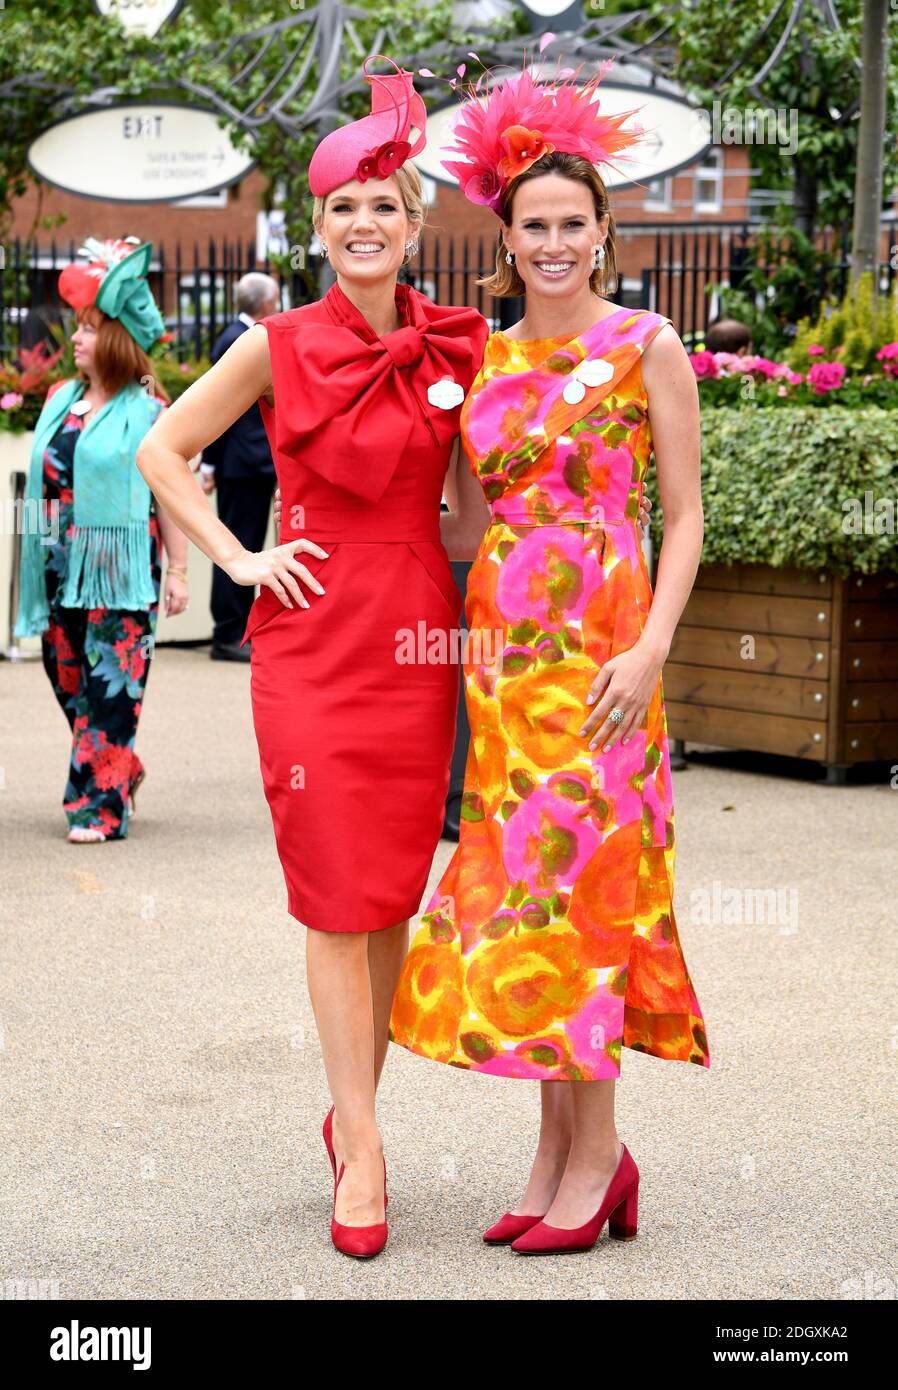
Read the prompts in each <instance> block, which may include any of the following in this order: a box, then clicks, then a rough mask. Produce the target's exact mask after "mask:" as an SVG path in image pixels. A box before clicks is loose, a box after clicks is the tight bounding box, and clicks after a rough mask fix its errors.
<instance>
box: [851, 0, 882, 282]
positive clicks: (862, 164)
mask: <svg viewBox="0 0 898 1390" xmlns="http://www.w3.org/2000/svg"><path fill="white" fill-rule="evenodd" d="M888 13H889V0H864V32H863V38H862V40H861V61H862V63H863V71H862V74H861V118H860V126H859V128H858V137H857V170H856V172H855V182H854V235H853V237H852V246H851V279H852V282H853V281H855V280H856V279H857V277H858V276H859V275H863V274H864V272H865V271H868V270H869V271H872V272H873V274H874V278H875V275H876V270H877V267H878V265H879V223H880V215H881V213H882V152H883V143H884V140H885V121H886V56H887V53H888V33H887V29H886V23H887V17H888Z"/></svg>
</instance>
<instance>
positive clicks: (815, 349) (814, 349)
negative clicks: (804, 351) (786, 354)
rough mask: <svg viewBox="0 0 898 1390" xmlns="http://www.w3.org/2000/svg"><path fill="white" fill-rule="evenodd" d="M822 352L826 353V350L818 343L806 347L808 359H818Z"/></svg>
mask: <svg viewBox="0 0 898 1390" xmlns="http://www.w3.org/2000/svg"><path fill="white" fill-rule="evenodd" d="M822 352H826V348H825V347H821V345H820V343H810V344H809V346H808V357H819V356H820V354H821V353H822Z"/></svg>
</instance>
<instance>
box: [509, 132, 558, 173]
mask: <svg viewBox="0 0 898 1390" xmlns="http://www.w3.org/2000/svg"><path fill="white" fill-rule="evenodd" d="M499 145H500V148H501V149H502V158H501V159H500V160H499V174H500V176H501V177H502V178H503V179H505V180H506V181H507V182H510V181H511V179H515V178H517V176H518V174H523V172H524V170H525V169H529V168H530V165H531V164H535V163H536V161H537V160H538V159H542V157H543V155H544V154H551V153H552V152H553V150H554V149H555V146H554V145H553V144H552V142H551V140H546V139H545V138H544V136H543V133H542V131H541V130H528V129H527V127H526V126H525V125H510V126H508V127H507V128H506V129H505V130H503V131H502V134H501V135H500V136H499Z"/></svg>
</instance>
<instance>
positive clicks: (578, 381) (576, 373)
mask: <svg viewBox="0 0 898 1390" xmlns="http://www.w3.org/2000/svg"><path fill="white" fill-rule="evenodd" d="M613 376H614V367H613V366H612V365H611V363H610V362H606V361H605V359H604V357H595V358H593V359H591V360H590V361H588V362H581V363H580V365H579V366H578V367H575V368H574V370H573V371H572V372H571V375H570V378H569V380H568V381H567V383H566V385H565V387H564V390H563V391H562V393H561V394H562V396H563V398H564V399H565V400H566V401H567V403H568V405H579V404H580V402H581V401H582V400H583V397H584V396H585V395H586V388H587V386H588V387H590V388H592V387H594V386H604V384H605V382H606V381H610V380H611V378H612V377H613Z"/></svg>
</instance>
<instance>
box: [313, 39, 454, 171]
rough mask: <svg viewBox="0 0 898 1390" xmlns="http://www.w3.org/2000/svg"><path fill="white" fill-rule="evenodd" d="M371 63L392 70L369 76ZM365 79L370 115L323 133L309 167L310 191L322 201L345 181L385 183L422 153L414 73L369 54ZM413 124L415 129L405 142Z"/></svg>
mask: <svg viewBox="0 0 898 1390" xmlns="http://www.w3.org/2000/svg"><path fill="white" fill-rule="evenodd" d="M375 59H382V60H383V61H384V62H386V63H392V64H393V67H394V68H396V71H395V72H392V73H388V74H386V75H384V74H381V73H369V71H368V64H369V63H372V62H374V60H375ZM364 73H365V81H366V82H370V83H371V114H370V115H368V116H363V117H362V118H361V120H358V121H352V122H351V123H350V124H349V125H345V126H341V127H340V129H339V130H332V131H331V133H330V135H326V136H325V137H324V139H323V140H322V141H321V144H320V145H319V146H318V147H317V149H316V150H315V153H314V154H313V155H312V159H311V162H310V164H309V187H310V188H311V190H312V193H313V194H314V196H315V197H316V198H325V197H327V195H328V193H333V191H334V189H335V188H339V187H340V185H341V184H343V183H349V182H351V180H353V179H358V180H359V182H360V183H365V182H366V181H367V180H368V179H386V178H389V176H390V175H391V174H394V173H395V172H396V170H397V169H398V168H400V166H401V165H403V164H404V163H405V161H406V160H407V159H410V158H411V157H412V155H416V154H418V153H419V151H421V150H423V148H424V144H425V140H426V135H425V126H426V122H427V111H426V108H425V106H424V102H423V101H422V100H421V97H420V96H419V95H418V93H417V92H416V91H415V88H414V85H413V83H412V74H411V73H410V72H406V71H405V70H404V69H403V68H400V67H397V66H396V64H395V63H393V60H392V58H384V57H383V54H380V53H378V54H373V55H372V56H371V57H370V58H366V59H365V63H364ZM412 126H415V127H416V128H417V130H418V131H419V135H418V138H417V140H416V141H415V143H414V145H412V144H410V143H409V136H410V134H411V130H412Z"/></svg>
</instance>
